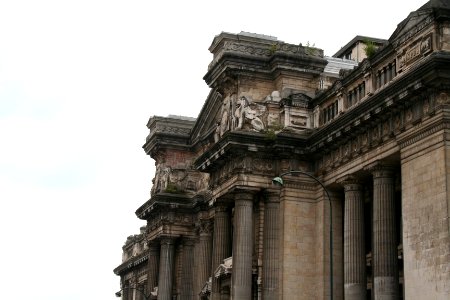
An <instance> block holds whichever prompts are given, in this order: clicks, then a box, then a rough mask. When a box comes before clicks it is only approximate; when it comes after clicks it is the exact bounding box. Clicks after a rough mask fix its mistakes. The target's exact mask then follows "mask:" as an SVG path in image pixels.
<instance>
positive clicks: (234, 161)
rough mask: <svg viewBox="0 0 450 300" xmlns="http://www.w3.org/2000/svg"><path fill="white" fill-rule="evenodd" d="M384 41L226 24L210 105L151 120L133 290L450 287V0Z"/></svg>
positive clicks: (124, 288)
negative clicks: (300, 38)
mask: <svg viewBox="0 0 450 300" xmlns="http://www.w3.org/2000/svg"><path fill="white" fill-rule="evenodd" d="M372 40H373V42H375V44H376V43H379V44H377V46H378V49H377V51H376V52H375V53H374V54H373V55H370V56H369V57H367V58H365V59H362V61H353V60H349V58H353V59H355V60H356V59H357V58H355V57H351V56H347V57H346V55H347V54H348V53H350V54H351V53H353V52H355V51H356V50H357V49H354V47H359V50H357V51H361V45H360V41H359V39H358V37H356V38H355V39H354V40H353V41H351V42H350V43H348V44H347V45H346V46H345V47H343V49H341V50H340V51H339V52H338V53H337V54H336V55H335V57H324V56H323V51H322V50H320V49H317V48H313V47H306V46H302V45H293V44H288V43H284V42H282V41H279V40H277V39H276V38H274V37H270V36H265V35H256V34H249V33H245V32H241V33H240V34H230V33H221V34H219V35H217V36H216V37H215V38H214V40H213V42H212V44H211V46H210V48H209V50H210V51H211V53H212V54H213V60H212V62H211V63H210V65H209V67H208V71H207V73H206V75H205V76H204V80H205V81H206V83H207V84H208V86H209V87H210V88H211V91H210V93H209V95H208V97H207V99H206V102H205V104H204V106H203V108H202V110H201V111H200V113H199V115H198V117H197V118H196V119H191V118H184V117H177V116H169V117H156V116H155V117H151V118H150V120H149V122H148V125H147V126H148V128H149V130H150V134H149V135H148V137H147V139H146V143H145V144H144V146H143V148H144V150H145V152H146V153H147V154H148V155H150V156H151V157H152V158H153V159H154V160H155V163H156V173H155V176H154V179H153V186H152V189H151V196H150V199H149V200H148V201H147V202H145V203H143V204H142V206H140V207H139V208H138V209H137V211H136V215H137V217H138V218H140V219H142V220H145V221H146V222H147V223H146V226H145V227H143V228H141V233H140V234H139V235H135V236H130V237H129V238H128V239H127V242H126V244H125V245H124V247H123V253H124V254H123V262H122V264H121V265H119V266H118V267H117V268H116V269H115V270H114V272H115V274H117V275H119V276H120V278H121V287H120V289H121V293H122V297H123V299H126V300H134V299H138V300H142V299H153V298H155V299H156V298H157V299H161V300H163V299H164V300H166V299H221V300H222V299H235V300H236V299H330V296H331V294H332V295H333V298H334V299H450V223H449V214H450V192H449V190H450V4H449V2H448V1H444V0H432V1H429V2H427V3H426V4H425V5H423V6H422V7H420V8H419V9H418V10H417V11H414V12H412V13H410V14H409V16H408V17H407V18H406V19H405V20H403V21H402V22H401V23H399V25H398V26H397V28H396V29H395V31H394V32H393V33H392V35H391V37H390V38H389V39H388V40H378V39H372ZM362 49H364V48H362ZM292 171H294V172H292ZM280 175H282V179H283V185H282V186H277V185H275V184H273V178H274V177H277V176H280ZM330 242H331V243H330ZM330 253H332V255H331V256H330ZM330 272H331V274H330Z"/></svg>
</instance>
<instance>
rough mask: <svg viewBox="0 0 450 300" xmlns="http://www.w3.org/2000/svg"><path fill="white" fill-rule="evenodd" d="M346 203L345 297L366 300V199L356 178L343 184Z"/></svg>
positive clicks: (352, 299)
mask: <svg viewBox="0 0 450 300" xmlns="http://www.w3.org/2000/svg"><path fill="white" fill-rule="evenodd" d="M343 185H344V191H345V203H344V295H345V299H346V300H365V299H366V289H367V287H366V285H367V282H366V251H365V239H364V197H363V188H362V185H361V184H360V183H359V182H358V181H357V180H356V179H354V178H349V179H347V180H346V181H344V182H343Z"/></svg>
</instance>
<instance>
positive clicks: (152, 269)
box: [147, 240, 160, 295]
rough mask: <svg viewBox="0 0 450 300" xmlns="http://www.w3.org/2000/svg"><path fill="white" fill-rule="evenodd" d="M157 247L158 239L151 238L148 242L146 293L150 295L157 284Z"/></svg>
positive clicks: (158, 246)
mask: <svg viewBox="0 0 450 300" xmlns="http://www.w3.org/2000/svg"><path fill="white" fill-rule="evenodd" d="M159 248H160V244H159V242H158V241H154V240H153V241H150V242H149V243H148V262H147V295H150V293H151V292H153V289H154V288H155V287H157V286H158V268H159Z"/></svg>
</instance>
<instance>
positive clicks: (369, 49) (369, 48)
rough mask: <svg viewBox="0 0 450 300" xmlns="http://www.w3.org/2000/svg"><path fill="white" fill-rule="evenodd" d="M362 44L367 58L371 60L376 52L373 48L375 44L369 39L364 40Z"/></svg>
mask: <svg viewBox="0 0 450 300" xmlns="http://www.w3.org/2000/svg"><path fill="white" fill-rule="evenodd" d="M363 43H364V44H365V45H366V46H365V47H364V52H365V53H366V56H367V58H368V59H371V58H372V57H373V56H374V55H375V53H376V52H377V47H376V46H375V43H374V42H372V41H371V40H369V39H365V40H364V42H363Z"/></svg>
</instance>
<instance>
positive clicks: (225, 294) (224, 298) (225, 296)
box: [220, 286, 230, 300]
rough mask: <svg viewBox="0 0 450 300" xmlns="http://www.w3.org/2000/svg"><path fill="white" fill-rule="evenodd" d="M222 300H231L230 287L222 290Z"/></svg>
mask: <svg viewBox="0 0 450 300" xmlns="http://www.w3.org/2000/svg"><path fill="white" fill-rule="evenodd" d="M220 300H230V289H229V287H227V286H226V287H223V288H221V289H220Z"/></svg>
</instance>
